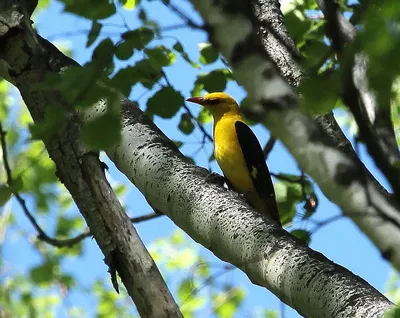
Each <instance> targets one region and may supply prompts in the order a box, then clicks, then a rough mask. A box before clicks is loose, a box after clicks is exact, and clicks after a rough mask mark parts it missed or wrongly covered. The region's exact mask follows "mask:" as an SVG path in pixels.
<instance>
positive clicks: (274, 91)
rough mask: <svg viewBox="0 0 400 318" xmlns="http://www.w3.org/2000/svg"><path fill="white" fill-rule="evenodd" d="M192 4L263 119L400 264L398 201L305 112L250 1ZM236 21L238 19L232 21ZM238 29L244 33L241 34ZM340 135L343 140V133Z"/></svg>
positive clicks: (304, 167)
mask: <svg viewBox="0 0 400 318" xmlns="http://www.w3.org/2000/svg"><path fill="white" fill-rule="evenodd" d="M193 3H194V5H195V7H196V9H197V10H199V12H200V13H201V15H202V16H203V17H204V18H205V21H206V23H208V29H209V30H210V33H211V34H212V37H211V38H210V40H211V41H212V42H213V43H214V44H215V45H216V46H217V47H219V48H220V49H221V53H222V54H223V55H224V56H225V58H226V59H227V60H228V61H229V62H230V64H231V66H232V68H233V70H234V74H235V78H236V79H237V81H238V82H239V84H241V85H243V87H244V88H245V89H246V90H247V92H248V99H249V102H250V104H252V105H253V106H252V110H253V111H255V112H256V113H257V118H258V119H259V120H260V119H265V120H264V124H265V125H266V127H267V128H268V129H269V130H270V131H271V134H272V135H273V136H274V137H276V138H279V139H280V141H281V142H282V143H283V144H284V145H285V146H286V147H287V149H288V150H289V152H290V153H291V154H292V155H293V156H294V158H295V159H296V160H297V162H298V164H299V166H300V168H301V169H302V170H304V172H305V173H307V174H308V175H309V176H311V177H312V178H313V179H314V180H315V181H316V182H317V183H318V185H319V186H320V188H321V190H322V191H323V192H324V193H325V195H326V196H327V197H328V198H329V199H330V200H331V201H332V202H334V203H336V204H337V205H338V206H339V207H340V208H341V209H342V210H343V213H344V214H345V215H348V216H349V217H352V215H354V214H357V213H358V214H359V213H361V214H363V215H366V216H365V218H354V219H353V220H354V222H355V223H356V224H357V225H358V226H359V227H360V228H361V229H362V230H363V232H364V233H366V234H367V235H368V236H369V237H370V239H371V240H372V241H373V242H374V243H375V245H376V246H377V247H378V248H379V249H380V250H381V253H382V255H384V256H385V257H387V258H388V259H389V260H390V261H391V262H392V264H393V266H395V267H396V268H398V269H400V251H398V249H397V246H398V244H400V231H399V228H398V226H397V225H398V224H400V213H399V211H400V208H399V206H398V205H397V204H396V203H395V202H393V200H391V199H390V198H388V197H387V196H386V195H382V192H381V189H380V188H379V189H378V188H377V187H376V183H375V181H373V180H371V179H370V178H369V175H368V174H367V173H366V172H365V171H366V170H365V168H364V167H363V165H361V164H360V162H359V160H353V159H352V158H351V157H349V156H347V155H345V154H344V153H343V152H342V151H340V150H338V148H337V144H336V143H333V141H332V140H331V138H329V137H328V136H327V134H326V133H325V132H324V131H323V130H322V129H321V126H320V125H319V124H318V123H316V122H315V121H314V120H313V119H312V118H310V117H309V116H307V115H305V114H304V113H303V112H301V111H300V109H299V107H298V99H297V96H296V94H295V92H294V91H293V90H292V89H291V87H290V86H289V85H288V84H287V83H286V82H285V81H284V80H283V79H282V78H281V77H280V76H279V73H278V72H277V70H276V69H275V67H274V65H273V64H272V63H271V61H270V59H269V57H268V56H267V55H266V54H265V52H264V49H263V47H262V46H261V44H260V41H259V38H258V35H257V32H258V25H259V23H258V21H256V18H255V17H254V15H253V12H252V8H251V7H250V5H248V4H245V3H243V2H240V1H239V0H236V1H229V3H228V1H227V0H225V1H222V0H221V1H219V2H218V3H214V2H212V1H210V0H204V1H193ZM227 7H229V9H227ZM217 17H218V18H217ZM233 20H234V21H235V23H234V24H233V23H231V21H233ZM238 29H239V30H242V32H241V33H238V32H237V30H238ZM227 34H228V35H229V36H227ZM333 132H335V130H334V129H333ZM338 140H339V141H340V140H341V138H340V136H339V137H338ZM311 163H312V164H311ZM385 220H386V222H385ZM389 220H390V222H389ZM392 220H393V221H394V222H392Z"/></svg>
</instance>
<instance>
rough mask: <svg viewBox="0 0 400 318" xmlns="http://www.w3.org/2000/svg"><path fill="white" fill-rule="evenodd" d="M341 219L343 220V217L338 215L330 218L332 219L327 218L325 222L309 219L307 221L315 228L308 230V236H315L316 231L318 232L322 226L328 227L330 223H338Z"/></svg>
mask: <svg viewBox="0 0 400 318" xmlns="http://www.w3.org/2000/svg"><path fill="white" fill-rule="evenodd" d="M342 218H344V215H342V214H339V215H335V216H332V217H330V218H328V219H326V220H323V221H315V220H311V219H309V221H311V222H312V223H314V224H315V227H314V228H313V229H312V230H310V235H311V234H315V233H316V232H317V231H319V230H320V229H321V228H323V227H324V226H326V225H328V224H330V223H333V222H335V221H338V220H340V219H342Z"/></svg>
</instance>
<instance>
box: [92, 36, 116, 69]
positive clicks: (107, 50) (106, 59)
mask: <svg viewBox="0 0 400 318" xmlns="http://www.w3.org/2000/svg"><path fill="white" fill-rule="evenodd" d="M113 57H114V43H113V42H112V41H111V39H110V38H106V39H104V40H103V41H101V42H100V43H99V45H97V47H96V48H95V49H94V51H93V55H92V60H93V61H95V62H96V63H97V65H100V66H101V67H107V66H109V65H110V64H111V63H112V60H113Z"/></svg>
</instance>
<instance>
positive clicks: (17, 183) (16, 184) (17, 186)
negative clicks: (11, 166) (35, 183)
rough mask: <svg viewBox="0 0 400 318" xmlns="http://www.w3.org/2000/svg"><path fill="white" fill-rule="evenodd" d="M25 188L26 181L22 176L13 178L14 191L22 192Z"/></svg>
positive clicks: (12, 188)
mask: <svg viewBox="0 0 400 318" xmlns="http://www.w3.org/2000/svg"><path fill="white" fill-rule="evenodd" d="M23 188H24V182H23V180H22V176H18V177H17V178H15V179H13V181H12V184H11V190H12V192H13V193H15V192H20V191H21V190H22V189H23Z"/></svg>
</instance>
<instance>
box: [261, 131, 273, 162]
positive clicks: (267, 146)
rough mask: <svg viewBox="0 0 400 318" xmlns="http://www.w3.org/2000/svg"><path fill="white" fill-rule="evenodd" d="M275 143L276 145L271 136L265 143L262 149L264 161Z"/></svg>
mask: <svg viewBox="0 0 400 318" xmlns="http://www.w3.org/2000/svg"><path fill="white" fill-rule="evenodd" d="M275 143H276V138H274V137H273V136H271V137H269V139H268V141H267V143H266V144H265V146H264V148H263V152H264V157H265V159H267V158H268V156H269V154H270V153H271V151H272V149H273V148H274V145H275Z"/></svg>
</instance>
